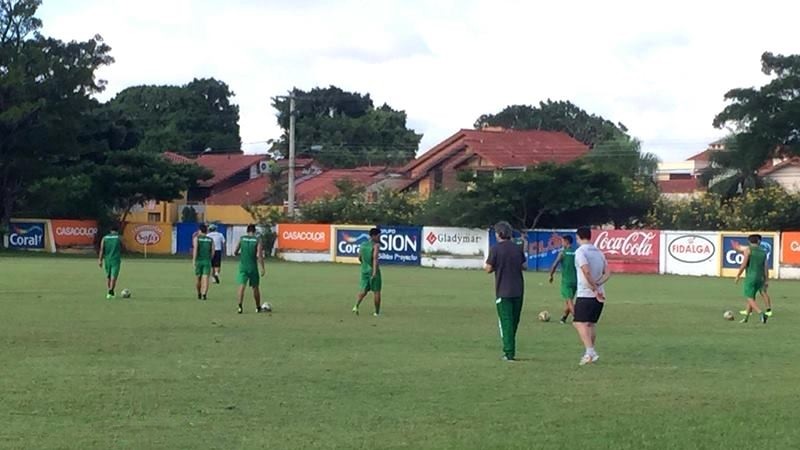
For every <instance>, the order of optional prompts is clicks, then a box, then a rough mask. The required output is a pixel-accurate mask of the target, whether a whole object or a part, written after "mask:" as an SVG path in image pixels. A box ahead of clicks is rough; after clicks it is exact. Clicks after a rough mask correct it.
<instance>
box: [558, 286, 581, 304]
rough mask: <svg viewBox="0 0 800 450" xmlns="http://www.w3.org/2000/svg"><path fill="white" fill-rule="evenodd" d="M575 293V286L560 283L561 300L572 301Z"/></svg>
mask: <svg viewBox="0 0 800 450" xmlns="http://www.w3.org/2000/svg"><path fill="white" fill-rule="evenodd" d="M576 292H578V285H577V284H571V283H569V284H565V283H561V298H563V299H564V300H573V299H574V298H575V293H576Z"/></svg>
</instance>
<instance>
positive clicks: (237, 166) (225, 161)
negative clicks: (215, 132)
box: [196, 154, 269, 186]
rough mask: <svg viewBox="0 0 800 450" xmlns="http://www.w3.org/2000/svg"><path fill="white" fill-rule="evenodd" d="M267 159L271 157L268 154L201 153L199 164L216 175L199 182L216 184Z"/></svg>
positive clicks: (208, 184)
mask: <svg viewBox="0 0 800 450" xmlns="http://www.w3.org/2000/svg"><path fill="white" fill-rule="evenodd" d="M267 159H269V157H268V156H266V155H241V154H228V155H201V156H200V157H199V158H197V160H196V162H197V164H199V165H201V166H203V167H206V168H208V169H209V170H211V171H212V172H213V173H214V177H213V178H211V179H210V180H206V181H203V182H201V183H199V184H200V186H214V185H216V184H218V183H220V182H222V181H224V180H227V179H228V178H230V177H232V176H234V175H236V174H237V173H239V172H241V171H243V170H247V169H248V168H250V166H252V165H253V164H257V163H258V162H259V161H264V160H267Z"/></svg>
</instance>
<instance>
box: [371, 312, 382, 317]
mask: <svg viewBox="0 0 800 450" xmlns="http://www.w3.org/2000/svg"><path fill="white" fill-rule="evenodd" d="M372 316H373V317H380V316H381V315H380V313H372Z"/></svg>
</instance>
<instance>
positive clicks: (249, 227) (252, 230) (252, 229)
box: [247, 223, 256, 233]
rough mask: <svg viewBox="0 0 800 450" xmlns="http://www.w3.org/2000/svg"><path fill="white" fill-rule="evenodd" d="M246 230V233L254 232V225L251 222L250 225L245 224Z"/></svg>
mask: <svg viewBox="0 0 800 450" xmlns="http://www.w3.org/2000/svg"><path fill="white" fill-rule="evenodd" d="M247 232H248V233H255V232H256V226H255V225H253V224H252V223H251V224H250V225H248V226H247Z"/></svg>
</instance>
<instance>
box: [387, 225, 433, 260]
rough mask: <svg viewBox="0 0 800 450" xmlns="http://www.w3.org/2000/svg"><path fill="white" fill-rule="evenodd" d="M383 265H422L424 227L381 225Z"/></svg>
mask: <svg viewBox="0 0 800 450" xmlns="http://www.w3.org/2000/svg"><path fill="white" fill-rule="evenodd" d="M380 229H381V236H380V243H381V247H380V253H379V254H378V260H379V261H380V263H381V264H394V265H403V266H418V265H420V259H421V258H420V254H421V251H422V227H411V226H392V225H381V226H380Z"/></svg>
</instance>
